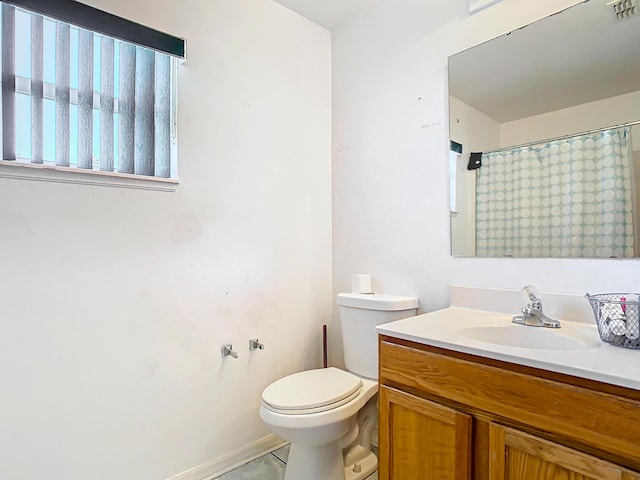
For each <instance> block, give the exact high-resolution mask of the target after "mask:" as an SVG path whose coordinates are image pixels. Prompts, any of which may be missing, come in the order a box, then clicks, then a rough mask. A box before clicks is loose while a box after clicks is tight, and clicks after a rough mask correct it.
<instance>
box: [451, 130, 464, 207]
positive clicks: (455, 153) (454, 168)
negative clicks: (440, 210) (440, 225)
mask: <svg viewBox="0 0 640 480" xmlns="http://www.w3.org/2000/svg"><path fill="white" fill-rule="evenodd" d="M450 143H451V146H450V147H449V210H450V211H451V213H452V214H453V215H455V214H457V213H458V188H457V185H458V159H459V158H460V155H462V145H461V144H460V143H458V142H454V141H453V140H452V141H451V142H450Z"/></svg>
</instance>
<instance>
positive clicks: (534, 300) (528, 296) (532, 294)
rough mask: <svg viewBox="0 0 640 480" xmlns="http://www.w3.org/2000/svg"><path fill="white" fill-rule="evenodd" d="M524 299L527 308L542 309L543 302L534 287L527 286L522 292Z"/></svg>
mask: <svg viewBox="0 0 640 480" xmlns="http://www.w3.org/2000/svg"><path fill="white" fill-rule="evenodd" d="M520 293H521V295H522V299H523V300H524V301H525V302H526V303H527V307H529V308H533V309H540V308H542V300H540V297H539V295H538V290H537V289H536V287H534V286H533V285H526V286H525V287H523V288H522V290H521V291H520Z"/></svg>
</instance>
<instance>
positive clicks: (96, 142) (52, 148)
mask: <svg viewBox="0 0 640 480" xmlns="http://www.w3.org/2000/svg"><path fill="white" fill-rule="evenodd" d="M53 3H56V2H53ZM71 3H77V2H71ZM1 15H2V22H1V27H2V32H1V34H0V40H1V42H2V43H1V44H2V62H1V63H2V155H3V157H2V158H3V159H4V160H15V161H17V162H21V163H33V164H50V165H53V166H57V167H69V168H77V169H79V170H100V171H102V172H114V173H126V174H133V175H144V176H152V177H164V178H176V177H177V174H176V168H175V164H176V162H175V153H176V149H177V148H176V141H175V140H176V135H175V121H174V119H175V101H174V99H175V94H176V91H175V90H176V88H175V65H176V60H175V58H172V57H170V56H169V55H168V54H167V53H162V52H158V51H154V50H151V49H148V48H145V47H141V46H138V45H134V44H132V43H130V42H126V41H123V40H117V39H114V38H112V37H110V36H107V35H104V34H100V33H96V32H94V31H91V30H87V29H85V28H81V27H77V26H75V25H71V24H69V23H66V22H63V21H60V20H54V19H52V18H49V17H47V16H43V15H40V14H39V13H35V12H32V11H28V10H24V9H23V8H18V7H16V6H14V5H11V4H9V3H2V9H1Z"/></svg>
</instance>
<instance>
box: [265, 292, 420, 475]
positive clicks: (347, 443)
mask: <svg viewBox="0 0 640 480" xmlns="http://www.w3.org/2000/svg"><path fill="white" fill-rule="evenodd" d="M337 301H338V305H339V311H340V324H341V327H342V343H343V351H344V363H345V366H346V370H341V369H338V368H334V367H329V368H320V369H315V370H307V371H304V372H299V373H294V374H292V375H289V376H287V377H284V378H281V379H280V380H277V381H275V382H274V383H272V384H271V385H269V386H268V387H267V388H265V390H264V392H263V393H262V405H261V407H260V417H261V418H262V420H263V421H264V422H265V423H266V424H267V426H268V427H269V429H270V430H271V431H272V432H273V433H275V434H276V435H278V436H279V437H281V438H282V439H284V440H286V441H288V442H290V443H291V450H290V451H289V460H288V462H287V468H286V470H285V476H284V480H364V479H365V478H367V477H368V476H369V475H371V474H372V473H373V472H375V471H376V469H377V467H378V459H377V458H376V456H375V454H374V453H373V452H372V451H371V436H372V434H373V432H374V430H375V428H376V426H377V424H378V409H377V393H378V381H377V379H378V335H377V332H376V326H377V325H381V324H383V323H387V322H392V321H394V320H400V319H401V318H406V317H410V316H413V315H415V314H416V311H417V308H418V300H417V299H416V298H414V297H405V296H398V295H387V294H356V293H339V294H338V299H337Z"/></svg>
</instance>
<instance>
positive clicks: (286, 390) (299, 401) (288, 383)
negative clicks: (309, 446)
mask: <svg viewBox="0 0 640 480" xmlns="http://www.w3.org/2000/svg"><path fill="white" fill-rule="evenodd" d="M361 388H362V381H361V379H360V378H359V377H357V376H355V375H353V374H351V373H349V372H345V371H344V370H340V369H338V368H334V367H329V368H319V369H316V370H307V371H304V372H299V373H294V374H293V375H289V376H287V377H284V378H281V379H280V380H277V381H276V382H274V383H272V384H271V385H269V386H268V387H267V388H266V389H265V390H264V392H263V393H262V401H263V404H264V406H265V408H267V409H269V410H271V411H272V412H275V413H281V414H285V415H304V414H310V413H319V412H326V411H328V410H332V409H334V408H337V407H339V406H341V405H344V404H346V403H349V402H350V401H351V400H353V399H354V398H355V397H357V396H358V394H359V393H360V389H361Z"/></svg>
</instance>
